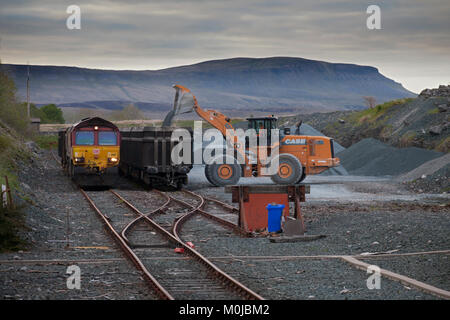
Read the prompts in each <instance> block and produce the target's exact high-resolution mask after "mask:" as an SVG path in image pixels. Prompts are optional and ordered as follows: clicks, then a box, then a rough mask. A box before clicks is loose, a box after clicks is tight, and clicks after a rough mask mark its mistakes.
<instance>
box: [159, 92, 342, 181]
mask: <svg viewBox="0 0 450 320" xmlns="http://www.w3.org/2000/svg"><path fill="white" fill-rule="evenodd" d="M173 87H174V89H175V90H176V92H175V100H174V106H173V109H172V110H171V111H170V112H169V113H168V114H167V115H166V117H165V119H164V121H163V124H162V125H163V126H171V125H172V122H173V119H174V117H175V116H177V115H179V114H183V113H188V112H193V111H194V112H196V113H197V115H198V116H199V117H200V118H202V119H204V120H205V121H207V122H208V123H210V124H211V125H212V126H213V127H214V128H216V129H218V130H219V131H220V132H221V133H222V135H223V138H224V139H226V138H227V134H228V135H229V134H230V132H231V133H232V134H233V133H234V132H235V129H234V128H233V126H232V124H231V121H230V118H228V117H227V116H225V115H224V114H222V113H220V112H218V111H216V110H204V109H202V108H201V107H200V106H199V104H198V102H197V98H196V97H195V96H194V95H193V94H192V93H191V91H190V90H189V89H188V88H186V87H183V86H181V85H174V86H173ZM247 121H248V128H249V129H253V130H254V132H256V135H257V136H258V139H257V141H258V142H257V145H256V146H253V147H251V146H250V145H249V143H248V141H247V140H246V141H245V143H239V141H237V140H236V139H235V140H232V139H233V136H232V138H231V140H228V139H227V142H228V141H231V145H232V147H233V148H234V149H235V155H233V156H232V159H231V161H230V159H229V157H230V156H229V155H226V156H224V155H219V156H218V158H217V159H219V158H220V160H223V161H213V162H212V163H207V164H206V165H205V176H206V178H207V179H208V181H209V182H210V183H211V184H213V185H215V186H225V185H234V184H237V183H238V181H239V179H240V178H241V177H263V176H269V177H270V178H271V179H272V181H273V182H274V183H276V184H297V183H300V182H301V181H303V180H304V179H305V177H306V176H308V175H313V174H318V173H321V172H323V171H325V170H327V169H328V168H331V167H335V166H338V165H339V164H340V162H339V158H336V157H335V156H334V148H333V139H332V138H329V137H322V136H307V135H300V134H298V133H299V130H298V128H297V134H291V133H290V128H283V129H278V128H277V118H276V117H274V116H273V115H271V116H267V117H253V118H247ZM299 125H300V124H299ZM274 129H275V130H277V131H278V132H279V134H276V135H273V137H272V135H271V133H272V132H274ZM277 131H275V133H278V132H277ZM261 135H264V136H267V139H268V141H271V143H269V144H264V143H260V141H262V140H261V139H260V136H261ZM235 137H236V135H234V138H235ZM276 138H278V139H276ZM273 140H275V141H273ZM244 145H245V147H244ZM275 151H276V152H275ZM261 155H262V156H261ZM238 156H240V159H241V161H238V159H237V158H238ZM222 157H224V158H222ZM225 157H227V159H225ZM217 159H216V160H217ZM242 159H243V160H242ZM274 159H275V160H276V161H273V160H274ZM225 160H226V161H225ZM268 160H270V161H268ZM268 163H276V164H277V165H276V167H275V170H264V169H265V168H267V167H268ZM268 172H270V173H268Z"/></svg>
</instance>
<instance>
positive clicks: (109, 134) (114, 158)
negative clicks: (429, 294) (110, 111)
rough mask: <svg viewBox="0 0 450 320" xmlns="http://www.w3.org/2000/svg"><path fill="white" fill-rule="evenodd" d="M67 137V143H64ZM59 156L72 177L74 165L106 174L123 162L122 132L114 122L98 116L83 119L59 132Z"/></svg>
mask: <svg viewBox="0 0 450 320" xmlns="http://www.w3.org/2000/svg"><path fill="white" fill-rule="evenodd" d="M61 140H64V146H63V147H62V148H61V143H62V141H61ZM60 149H62V150H61V151H60V156H61V159H62V163H63V167H64V168H65V169H67V171H68V173H69V175H70V176H73V175H74V174H75V168H84V169H86V170H87V171H88V172H93V173H104V172H105V171H106V169H108V168H112V167H116V166H117V165H118V164H119V161H120V132H119V129H118V128H117V127H116V126H115V125H114V124H113V123H111V122H109V121H107V120H104V119H101V118H98V117H95V118H86V119H82V120H81V121H80V122H78V123H76V124H75V125H73V126H72V127H70V128H68V129H67V130H66V131H64V132H62V133H61V132H60Z"/></svg>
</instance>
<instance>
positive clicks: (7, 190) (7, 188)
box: [5, 176, 14, 209]
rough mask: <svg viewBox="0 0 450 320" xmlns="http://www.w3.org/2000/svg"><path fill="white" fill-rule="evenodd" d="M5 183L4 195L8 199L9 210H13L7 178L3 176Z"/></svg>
mask: <svg viewBox="0 0 450 320" xmlns="http://www.w3.org/2000/svg"><path fill="white" fill-rule="evenodd" d="M5 183H6V195H7V197H8V207H9V208H10V209H14V204H13V201H12V196H11V189H10V188H9V182H8V176H5Z"/></svg>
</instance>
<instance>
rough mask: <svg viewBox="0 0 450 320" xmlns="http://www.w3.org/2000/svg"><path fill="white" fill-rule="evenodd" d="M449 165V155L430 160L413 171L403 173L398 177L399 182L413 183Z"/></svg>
mask: <svg viewBox="0 0 450 320" xmlns="http://www.w3.org/2000/svg"><path fill="white" fill-rule="evenodd" d="M449 163H450V153H447V154H445V155H443V156H442V157H439V158H436V159H433V160H430V161H427V162H425V163H424V164H422V165H421V166H419V167H417V168H416V169H414V170H411V171H410V172H408V173H405V174H403V175H401V176H400V177H398V180H400V181H413V180H416V179H419V178H422V177H423V176H430V175H432V174H433V173H435V172H436V171H438V170H439V169H441V168H443V167H445V166H447V165H448V164H449Z"/></svg>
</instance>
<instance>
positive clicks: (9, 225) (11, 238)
mask: <svg viewBox="0 0 450 320" xmlns="http://www.w3.org/2000/svg"><path fill="white" fill-rule="evenodd" d="M24 228H26V226H25V217H24V214H23V208H22V207H19V208H15V209H14V208H11V209H8V208H5V207H3V206H1V205H0V252H8V251H17V250H21V249H25V247H26V242H25V241H24V240H23V239H21V238H20V236H19V235H18V232H19V231H20V230H21V229H24Z"/></svg>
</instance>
